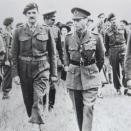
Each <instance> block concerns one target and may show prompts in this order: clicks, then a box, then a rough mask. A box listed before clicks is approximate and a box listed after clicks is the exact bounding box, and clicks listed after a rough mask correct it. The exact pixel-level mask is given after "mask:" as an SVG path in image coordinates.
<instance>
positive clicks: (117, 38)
mask: <svg viewBox="0 0 131 131" xmlns="http://www.w3.org/2000/svg"><path fill="white" fill-rule="evenodd" d="M108 21H109V22H110V23H111V26H110V27H109V28H108V29H107V31H106V33H105V47H106V52H109V60H110V63H111V66H112V72H113V83H114V87H115V89H116V91H117V94H118V95H120V94H121V93H122V92H121V87H122V84H121V81H120V80H121V79H120V66H119V64H121V67H122V76H123V78H122V79H123V80H122V81H123V85H125V84H124V81H125V80H124V79H125V77H124V56H125V51H126V42H127V36H126V35H127V33H126V30H124V29H123V28H121V27H120V26H118V24H117V21H116V16H115V14H113V13H111V14H109V16H108Z"/></svg>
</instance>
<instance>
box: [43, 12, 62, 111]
mask: <svg viewBox="0 0 131 131" xmlns="http://www.w3.org/2000/svg"><path fill="white" fill-rule="evenodd" d="M55 14H56V11H51V12H48V13H44V14H43V19H44V22H45V24H46V26H49V27H50V28H51V30H52V33H53V35H54V39H55V42H56V49H57V71H58V82H57V84H56V83H52V81H50V90H49V111H51V110H52V109H53V107H54V105H55V95H56V88H57V85H58V84H59V80H60V78H61V68H62V63H63V59H62V58H63V50H62V45H61V37H60V30H59V28H58V27H57V26H55V20H56V16H55Z"/></svg>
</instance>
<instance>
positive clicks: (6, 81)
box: [2, 17, 14, 99]
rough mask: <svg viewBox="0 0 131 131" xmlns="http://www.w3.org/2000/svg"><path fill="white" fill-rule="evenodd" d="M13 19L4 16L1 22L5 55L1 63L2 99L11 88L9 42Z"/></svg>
mask: <svg viewBox="0 0 131 131" xmlns="http://www.w3.org/2000/svg"><path fill="white" fill-rule="evenodd" d="M13 21H14V19H13V18H12V17H9V18H6V19H5V20H4V22H3V25H4V26H5V30H4V35H3V37H4V38H3V39H4V42H5V49H6V55H5V62H4V65H3V70H4V76H3V82H2V91H3V97H2V99H8V98H9V92H10V91H11V89H12V76H11V67H12V56H11V46H12V45H11V44H12V29H13Z"/></svg>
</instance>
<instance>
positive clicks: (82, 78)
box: [64, 31, 104, 90]
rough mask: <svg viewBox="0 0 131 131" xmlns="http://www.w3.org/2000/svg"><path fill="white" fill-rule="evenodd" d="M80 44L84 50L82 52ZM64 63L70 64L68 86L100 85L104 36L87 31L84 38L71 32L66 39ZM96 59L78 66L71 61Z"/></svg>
mask: <svg viewBox="0 0 131 131" xmlns="http://www.w3.org/2000/svg"><path fill="white" fill-rule="evenodd" d="M80 45H82V50H83V51H82V52H84V55H81V53H80ZM65 49H66V50H65V53H64V65H65V66H69V70H68V72H67V88H70V89H75V90H86V89H89V88H94V87H98V86H99V85H100V78H99V71H100V70H101V68H102V66H103V63H104V46H103V43H102V38H101V37H100V36H99V35H98V34H94V33H91V32H89V31H86V32H85V34H84V36H83V38H81V39H80V38H79V37H78V35H77V33H76V32H75V33H74V34H70V35H68V36H67V37H66V40H65ZM81 57H85V58H83V60H84V61H90V60H91V59H95V61H96V62H95V63H94V64H92V65H88V66H77V65H72V64H71V63H70V61H71V60H73V61H78V62H79V61H80V60H81Z"/></svg>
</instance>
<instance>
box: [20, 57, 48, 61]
mask: <svg viewBox="0 0 131 131" xmlns="http://www.w3.org/2000/svg"><path fill="white" fill-rule="evenodd" d="M19 59H20V60H23V61H40V60H47V56H40V57H26V56H19Z"/></svg>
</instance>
